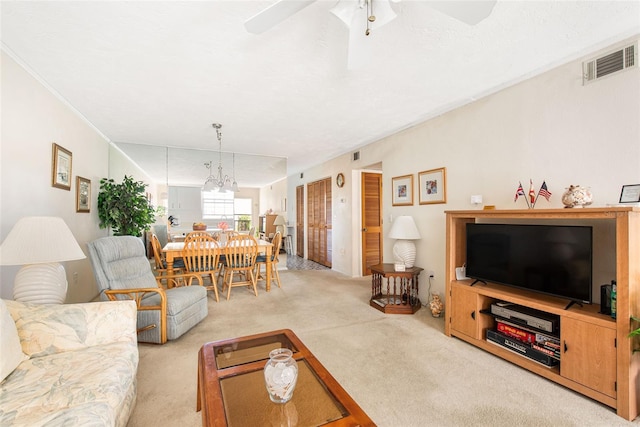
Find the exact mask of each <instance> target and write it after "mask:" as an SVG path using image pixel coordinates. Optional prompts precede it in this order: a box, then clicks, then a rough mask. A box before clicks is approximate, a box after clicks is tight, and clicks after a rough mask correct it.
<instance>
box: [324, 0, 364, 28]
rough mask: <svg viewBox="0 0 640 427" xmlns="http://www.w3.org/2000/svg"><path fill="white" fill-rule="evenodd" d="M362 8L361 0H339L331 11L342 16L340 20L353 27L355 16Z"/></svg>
mask: <svg viewBox="0 0 640 427" xmlns="http://www.w3.org/2000/svg"><path fill="white" fill-rule="evenodd" d="M360 8H361V7H360V1H358V0H339V1H338V3H337V4H336V5H335V6H334V7H332V8H331V9H330V10H329V12H331V13H332V14H334V15H335V16H337V17H338V18H340V20H341V21H342V22H344V25H346V26H347V27H351V22H352V21H353V17H354V16H355V14H356V11H357V10H358V9H360Z"/></svg>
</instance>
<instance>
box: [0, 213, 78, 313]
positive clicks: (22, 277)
mask: <svg viewBox="0 0 640 427" xmlns="http://www.w3.org/2000/svg"><path fill="white" fill-rule="evenodd" d="M82 258H85V255H84V252H82V249H81V248H80V246H79V245H78V242H77V241H76V239H75V238H74V237H73V234H72V233H71V230H69V227H67V224H66V223H65V222H64V220H63V219H62V218H58V217H46V216H32V217H25V218H21V219H20V220H19V221H18V222H17V223H16V225H14V226H13V229H12V230H11V232H10V233H9V235H8V236H7V238H6V239H4V242H3V243H2V246H0V265H22V266H23V267H22V268H21V269H20V270H19V271H18V274H17V275H16V278H15V282H14V285H13V299H15V300H16V301H22V302H29V303H36V304H62V303H64V301H65V299H66V297H67V275H66V273H65V271H64V267H63V266H62V264H60V262H62V261H71V260H75V259H82Z"/></svg>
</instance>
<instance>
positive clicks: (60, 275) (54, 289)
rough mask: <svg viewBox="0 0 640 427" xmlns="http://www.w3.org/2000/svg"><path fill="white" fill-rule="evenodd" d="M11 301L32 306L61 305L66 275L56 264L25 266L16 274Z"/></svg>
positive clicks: (61, 267)
mask: <svg viewBox="0 0 640 427" xmlns="http://www.w3.org/2000/svg"><path fill="white" fill-rule="evenodd" d="M13 299H14V300H16V301H20V302H26V303H33V304H63V303H64V301H65V299H67V274H66V273H65V271H64V267H63V266H62V264H60V263H58V262H52V263H46V264H29V265H25V266H24V267H22V268H21V269H20V271H18V274H16V279H15V282H14V284H13Z"/></svg>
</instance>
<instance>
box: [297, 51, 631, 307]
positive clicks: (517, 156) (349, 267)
mask: <svg viewBox="0 0 640 427" xmlns="http://www.w3.org/2000/svg"><path fill="white" fill-rule="evenodd" d="M606 50H609V49H606ZM594 54H595V52H594ZM592 56H593V54H591V55H589V56H588V57H589V58H591V57H592ZM581 61H582V60H577V61H572V62H570V63H568V64H565V65H563V66H560V67H557V68H555V69H553V70H551V71H548V72H546V73H544V74H541V75H539V76H537V77H534V78H532V79H529V80H526V81H524V82H521V83H519V84H517V85H514V86H512V87H509V88H506V89H504V90H502V91H500V92H498V93H495V94H492V95H489V96H487V97H485V98H482V99H480V100H478V101H476V102H474V103H472V104H468V105H466V106H464V107H461V108H458V109H456V110H454V111H451V112H448V113H446V114H443V115H441V116H439V117H436V118H434V119H432V120H429V121H426V122H424V123H422V124H419V125H417V126H415V127H413V128H410V129H407V130H405V131H403V132H400V133H397V134H395V135H392V136H390V137H388V138H384V139H382V140H380V141H378V142H375V143H372V144H370V145H367V146H366V147H363V148H362V149H361V150H360V154H361V157H360V160H358V161H356V162H351V161H350V156H349V155H345V156H341V157H339V158H336V159H333V160H332V161H330V162H326V163H324V164H322V165H318V166H316V167H314V168H312V169H309V170H307V171H304V172H303V174H304V178H303V179H300V178H299V175H298V174H297V175H292V176H290V177H289V185H288V194H289V198H290V199H291V200H293V198H294V196H295V187H296V186H297V185H300V184H306V183H308V182H311V181H314V180H316V179H319V178H322V177H326V176H331V177H332V178H335V176H336V175H337V173H338V172H343V173H345V176H347V184H346V185H345V187H343V189H338V188H337V186H335V184H334V187H333V190H334V192H333V201H332V202H333V206H334V221H333V229H334V241H333V253H334V265H333V268H334V269H335V270H338V271H341V272H343V273H346V274H349V275H353V276H358V275H359V274H360V271H359V259H358V260H355V259H354V257H359V246H360V242H359V236H360V232H359V229H360V220H359V217H358V215H359V209H356V208H354V206H355V205H354V206H352V205H351V204H352V203H357V201H355V202H354V201H353V199H354V198H357V197H359V191H360V190H359V186H358V185H359V183H358V182H357V177H358V175H359V173H358V172H359V170H360V169H364V168H366V167H367V166H368V165H372V164H376V163H377V162H382V170H383V174H384V180H383V191H384V221H385V234H386V233H387V232H388V230H389V224H390V220H391V217H392V216H393V217H397V216H398V215H411V216H413V217H414V219H415V220H416V223H417V225H418V228H419V230H420V233H421V235H422V239H421V240H419V241H417V242H416V246H417V252H418V254H417V260H416V265H418V266H420V267H423V268H425V269H427V270H433V271H434V272H435V280H434V281H433V287H432V291H435V292H439V293H440V294H442V293H443V291H444V273H445V272H444V264H445V215H444V212H445V211H446V210H458V209H474V208H475V206H473V205H472V204H471V203H470V196H471V195H473V194H481V195H482V196H483V201H484V204H488V205H495V206H496V207H497V208H498V209H526V204H525V201H524V200H523V198H520V199H519V200H518V202H517V203H514V201H513V199H514V195H515V191H516V188H517V186H518V182H519V181H522V184H523V186H525V191H528V187H529V179H532V180H533V182H534V187H535V190H536V192H537V191H538V189H539V187H540V185H541V183H542V181H543V180H546V182H547V185H548V187H549V190H550V191H551V193H553V195H552V197H551V201H550V202H547V201H546V200H544V199H541V200H539V201H538V204H537V208H560V207H562V203H561V200H560V197H561V195H562V193H563V191H564V190H565V187H568V186H569V185H570V184H580V185H583V186H589V187H591V189H592V192H593V194H594V206H603V205H606V204H608V203H616V202H617V201H618V198H619V195H620V189H621V186H622V185H623V184H634V183H638V182H640V143H639V142H638V141H640V120H639V118H640V68H638V67H635V68H633V69H631V70H628V71H626V72H623V73H620V74H618V75H615V76H610V77H608V78H604V79H602V80H600V81H598V82H596V83H593V84H590V85H586V86H583V85H582V62H581ZM382 119H383V118H381V120H382ZM440 167H445V168H446V173H447V203H446V204H435V205H419V204H418V196H417V188H414V191H415V198H414V204H413V206H402V207H394V206H392V204H391V194H390V191H391V190H390V188H391V178H392V177H394V176H401V175H407V174H413V175H414V182H415V183H416V184H417V182H418V173H419V172H421V171H425V170H429V169H435V168H440ZM349 172H351V173H349ZM349 176H351V177H352V179H351V180H349V178H348V177H349ZM350 181H351V182H350ZM334 182H335V179H334ZM341 198H344V199H345V200H346V202H345V203H342V202H341V201H340V200H341ZM292 204H293V203H292ZM392 246H393V241H392V240H390V239H385V241H384V261H385V262H392V256H391V248H392ZM343 248H351V249H352V250H350V251H349V250H348V249H347V251H346V252H345V254H344V256H337V255H338V254H340V253H341V250H342V249H343ZM427 285H428V283H427V280H426V275H425V276H422V281H421V291H420V296H421V298H422V299H423V301H424V300H426V298H427V290H426V287H427Z"/></svg>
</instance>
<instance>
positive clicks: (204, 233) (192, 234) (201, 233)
mask: <svg viewBox="0 0 640 427" xmlns="http://www.w3.org/2000/svg"><path fill="white" fill-rule="evenodd" d="M198 236H205V237H206V236H211V233H209V232H207V231H190V232H189V233H187V235H186V237H185V238H184V241H185V242H186V241H187V239H188V238H189V237H191V238H194V239H195V238H196V237H198Z"/></svg>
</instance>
